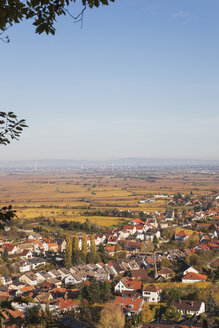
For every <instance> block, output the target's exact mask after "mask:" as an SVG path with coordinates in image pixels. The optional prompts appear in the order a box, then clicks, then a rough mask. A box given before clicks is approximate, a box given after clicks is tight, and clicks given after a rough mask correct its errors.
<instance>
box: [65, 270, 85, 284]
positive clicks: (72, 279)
mask: <svg viewBox="0 0 219 328" xmlns="http://www.w3.org/2000/svg"><path fill="white" fill-rule="evenodd" d="M82 280H83V279H82V278H81V277H80V275H78V274H76V273H70V274H69V275H68V276H66V277H65V278H64V284H65V285H66V286H68V285H74V284H79V283H80V282H82Z"/></svg>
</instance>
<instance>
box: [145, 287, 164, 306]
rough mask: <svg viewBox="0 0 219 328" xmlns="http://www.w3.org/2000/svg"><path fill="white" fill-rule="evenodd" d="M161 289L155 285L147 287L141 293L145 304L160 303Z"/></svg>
mask: <svg viewBox="0 0 219 328" xmlns="http://www.w3.org/2000/svg"><path fill="white" fill-rule="evenodd" d="M161 291H162V290H161V288H160V287H158V286H155V285H149V286H147V287H145V288H144V289H143V291H142V296H143V298H144V300H145V301H147V302H154V303H157V302H160V295H161Z"/></svg>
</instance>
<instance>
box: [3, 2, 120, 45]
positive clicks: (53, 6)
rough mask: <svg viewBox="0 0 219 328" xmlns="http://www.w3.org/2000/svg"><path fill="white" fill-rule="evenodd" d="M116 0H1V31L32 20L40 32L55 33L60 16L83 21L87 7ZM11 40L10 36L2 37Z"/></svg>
mask: <svg viewBox="0 0 219 328" xmlns="http://www.w3.org/2000/svg"><path fill="white" fill-rule="evenodd" d="M110 2H114V0H46V1H41V0H30V1H28V0H11V1H8V0H1V1H0V31H2V33H3V32H5V31H7V30H8V28H9V27H11V26H13V25H14V24H15V23H20V22H21V21H24V20H31V21H32V24H33V25H34V26H35V32H36V33H38V34H41V33H44V32H45V33H47V34H53V35H54V34H55V30H56V29H55V26H54V25H55V22H56V20H57V18H58V16H65V15H68V16H69V17H71V19H73V21H74V22H78V21H80V22H81V23H82V22H83V16H84V13H85V11H86V9H87V8H93V7H99V6H100V5H108V4H109V3H110ZM79 3H80V4H81V6H82V7H81V10H80V11H79V13H74V12H75V10H76V8H78V6H77V7H76V5H77V4H79ZM1 38H2V40H3V41H4V42H9V39H8V37H7V36H6V37H5V38H4V37H1Z"/></svg>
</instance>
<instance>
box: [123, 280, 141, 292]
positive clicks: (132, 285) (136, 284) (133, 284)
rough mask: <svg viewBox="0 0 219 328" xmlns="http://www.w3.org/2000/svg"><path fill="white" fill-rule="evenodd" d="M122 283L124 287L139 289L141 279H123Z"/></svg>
mask: <svg viewBox="0 0 219 328" xmlns="http://www.w3.org/2000/svg"><path fill="white" fill-rule="evenodd" d="M123 283H124V285H125V286H126V288H129V289H134V290H139V289H141V287H142V281H134V280H131V281H130V280H128V281H127V280H125V281H123Z"/></svg>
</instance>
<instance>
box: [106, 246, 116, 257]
mask: <svg viewBox="0 0 219 328" xmlns="http://www.w3.org/2000/svg"><path fill="white" fill-rule="evenodd" d="M115 249H116V246H115V245H112V246H108V247H106V251H107V252H108V253H109V255H111V256H113V255H114V253H115Z"/></svg>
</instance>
